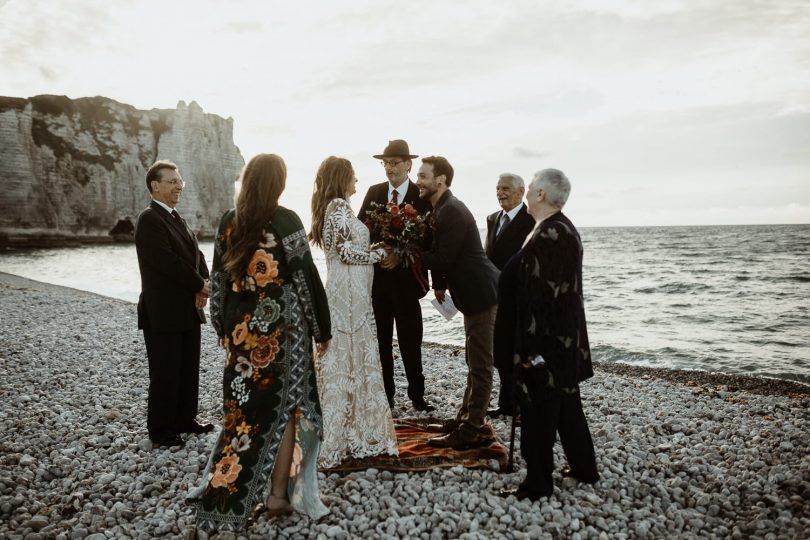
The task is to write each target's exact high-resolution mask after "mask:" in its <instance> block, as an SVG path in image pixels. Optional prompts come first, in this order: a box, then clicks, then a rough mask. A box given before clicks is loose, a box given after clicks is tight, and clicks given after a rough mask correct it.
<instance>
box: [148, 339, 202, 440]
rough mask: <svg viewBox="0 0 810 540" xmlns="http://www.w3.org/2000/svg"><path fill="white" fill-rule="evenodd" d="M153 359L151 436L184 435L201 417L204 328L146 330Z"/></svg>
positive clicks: (149, 425) (150, 355) (151, 369)
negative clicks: (201, 342)
mask: <svg viewBox="0 0 810 540" xmlns="http://www.w3.org/2000/svg"><path fill="white" fill-rule="evenodd" d="M143 339H144V342H145V343H146V356H147V357H148V358H149V402H148V405H147V417H146V427H147V429H148V430H149V437H150V438H155V437H163V436H167V435H172V434H175V433H178V432H180V431H181V430H182V429H184V428H187V427H188V426H189V425H191V424H192V423H193V422H194V421H195V418H196V417H197V398H198V393H199V386H200V326H199V325H194V327H193V328H192V329H191V330H188V331H186V332H153V331H152V330H147V329H144V331H143Z"/></svg>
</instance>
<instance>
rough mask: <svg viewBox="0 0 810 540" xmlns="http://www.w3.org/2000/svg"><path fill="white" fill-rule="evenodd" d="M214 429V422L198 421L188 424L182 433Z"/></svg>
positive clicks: (198, 432)
mask: <svg viewBox="0 0 810 540" xmlns="http://www.w3.org/2000/svg"><path fill="white" fill-rule="evenodd" d="M211 431H214V424H200V423H198V422H194V423H193V424H191V425H190V426H186V427H184V428H183V429H181V430H180V432H181V433H196V434H200V433H209V432H211Z"/></svg>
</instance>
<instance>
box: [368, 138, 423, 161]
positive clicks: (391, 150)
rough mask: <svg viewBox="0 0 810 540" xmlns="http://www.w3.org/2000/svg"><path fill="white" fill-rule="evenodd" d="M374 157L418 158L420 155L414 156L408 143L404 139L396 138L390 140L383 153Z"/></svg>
mask: <svg viewBox="0 0 810 540" xmlns="http://www.w3.org/2000/svg"><path fill="white" fill-rule="evenodd" d="M372 157H374V158H375V159H385V158H390V157H401V158H405V159H413V158H418V157H419V156H414V155H412V154H411V151H410V149H408V143H406V142H405V141H403V140H402V139H394V140H393V141H388V146H386V147H385V150H383V153H382V154H377V155H376V156H372Z"/></svg>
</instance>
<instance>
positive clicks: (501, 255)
mask: <svg viewBox="0 0 810 540" xmlns="http://www.w3.org/2000/svg"><path fill="white" fill-rule="evenodd" d="M525 191H526V187H525V184H524V183H523V178H521V177H520V176H518V175H517V174H514V173H509V172H506V173H503V174H501V175H500V176H499V177H498V184H497V185H496V186H495V196H496V197H497V198H498V204H499V205H500V206H501V209H500V210H498V211H497V212H495V213H493V214H490V215H488V216H487V239H486V248H485V251H486V254H487V257H488V258H489V260H490V261H492V264H494V265H495V267H496V268H498V270H503V268H504V266H506V263H507V261H509V259H511V258H512V257H514V256H515V254H516V253H517V252H518V251H519V250H520V247H521V246H522V245H523V242H524V241H525V240H526V235H527V234H529V233H530V232H531V231H532V229H533V228H534V218H532V216H530V215H529V213H528V212H527V211H526V205H525V204H523V194H524V193H525ZM503 286H506V287H512V286H513V284H511V283H500V282H499V285H498V287H499V289H500V288H501V287H503ZM510 300H511V296H510V295H508V294H506V295H502V294H500V292H499V294H498V315H497V316H496V317H495V335H494V337H493V357H494V361H495V367H496V368H497V369H498V375H499V377H500V380H501V388H500V391H499V392H498V407H497V408H496V409H490V410H489V411H487V414H488V415H489V416H490V417H492V418H497V417H498V416H500V415H506V416H511V415H512V414H513V413H514V403H513V392H512V386H513V385H514V381H513V377H512V370H513V369H514V368H513V366H512V356H513V355H514V350H513V347H514V342H515V306H514V304H513V303H511V302H510Z"/></svg>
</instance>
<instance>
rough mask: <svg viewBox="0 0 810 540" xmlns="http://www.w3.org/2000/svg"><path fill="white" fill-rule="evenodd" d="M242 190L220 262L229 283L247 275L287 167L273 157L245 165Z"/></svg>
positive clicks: (285, 178)
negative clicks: (226, 273) (229, 279)
mask: <svg viewBox="0 0 810 540" xmlns="http://www.w3.org/2000/svg"><path fill="white" fill-rule="evenodd" d="M240 181H241V183H242V187H241V189H240V190H239V196H238V197H237V198H236V217H235V218H234V220H233V231H232V232H231V235H230V238H229V239H228V248H227V249H226V250H225V255H224V256H223V262H224V267H225V271H226V272H228V275H229V276H230V278H231V280H232V281H238V280H240V279H242V277H244V275H245V274H246V273H247V268H248V265H249V264H250V260H251V259H252V258H253V254H254V253H255V251H256V247H257V246H258V244H259V241H260V240H261V234H262V228H263V227H264V226H265V225H266V224H267V222H268V221H270V218H271V217H272V215H273V212H275V210H276V208H277V207H278V198H279V196H280V195H281V192H282V191H284V186H285V184H286V181H287V166H286V165H285V164H284V160H283V159H281V158H280V157H279V156H277V155H275V154H259V155H257V156H256V157H254V158H253V159H251V160H250V162H249V163H248V164H247V165H245V168H244V169H242V174H241V175H240Z"/></svg>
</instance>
